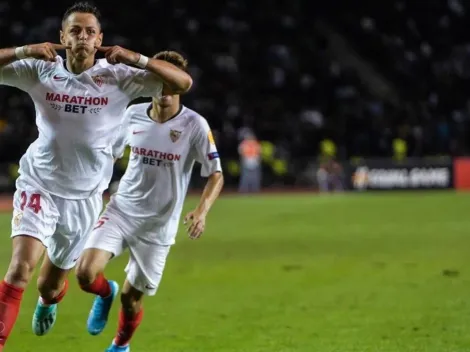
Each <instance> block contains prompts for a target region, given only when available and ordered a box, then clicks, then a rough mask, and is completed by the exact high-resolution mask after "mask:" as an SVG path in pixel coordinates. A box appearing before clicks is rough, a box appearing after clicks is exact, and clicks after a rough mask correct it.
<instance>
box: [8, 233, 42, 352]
mask: <svg viewBox="0 0 470 352" xmlns="http://www.w3.org/2000/svg"><path fill="white" fill-rule="evenodd" d="M43 253H44V245H43V244H42V242H41V241H40V240H38V239H36V238H34V237H30V236H21V235H18V236H15V237H13V253H12V257H11V260H10V265H9V267H8V270H7V273H6V275H5V278H4V280H3V281H1V282H0V351H2V350H3V346H4V345H5V343H6V341H7V339H8V337H9V335H10V333H11V331H12V329H13V326H14V325H15V322H16V319H17V318H18V313H19V311H20V305H21V301H22V299H23V292H24V290H25V289H26V287H27V286H28V284H29V282H30V281H31V278H32V276H33V273H34V269H35V267H36V265H37V264H38V262H39V260H40V259H41V256H42V254H43Z"/></svg>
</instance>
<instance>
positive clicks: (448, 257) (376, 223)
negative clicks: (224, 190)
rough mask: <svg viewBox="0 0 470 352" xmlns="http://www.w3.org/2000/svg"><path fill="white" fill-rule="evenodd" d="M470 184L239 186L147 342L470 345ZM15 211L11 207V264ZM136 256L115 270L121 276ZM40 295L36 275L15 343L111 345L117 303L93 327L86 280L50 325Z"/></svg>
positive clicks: (177, 275)
mask: <svg viewBox="0 0 470 352" xmlns="http://www.w3.org/2000/svg"><path fill="white" fill-rule="evenodd" d="M469 197H470V195H466V194H454V193H398V194H392V193H379V194H367V195H338V196H315V195H302V196H265V197H252V198H240V197H225V198H223V199H221V200H220V201H219V203H218V204H217V205H216V208H215V209H214V210H213V212H212V213H211V215H210V217H209V219H208V226H207V231H206V233H205V234H204V238H203V239H201V240H200V241H191V240H189V239H187V237H186V236H185V235H184V233H182V232H181V231H180V235H179V238H178V243H177V245H175V246H174V248H173V250H172V252H171V253H170V257H169V260H168V264H167V268H166V271H165V275H164V278H163V280H162V283H161V287H160V291H159V292H158V294H157V296H155V297H153V298H151V299H148V300H147V303H146V316H145V318H144V322H143V324H142V326H141V328H140V330H139V331H138V333H137V335H136V336H135V340H134V341H133V343H132V348H133V352H138V351H142V352H153V351H156V352H182V351H185V352H186V351H187V352H245V351H246V352H294V351H296V352H297V351H299V352H300V351H301V352H315V351H318V352H355V351H357V352H367V351H370V352H381V351H389V352H412V351H413V352H419V351H423V352H446V351H449V352H460V351H462V352H463V351H469V350H470V334H469V331H470V305H469V302H470V234H469V230H470V217H469V209H470V199H469ZM193 204H194V199H192V200H191V201H189V202H188V206H190V205H193ZM9 221H10V216H9V215H1V216H0V228H1V229H2V230H3V232H4V236H3V237H2V240H1V241H0V268H1V270H2V271H4V270H5V269H6V267H7V264H8V260H9V255H10V243H9V238H8V232H9ZM125 261H126V258H124V257H123V258H121V259H119V260H117V261H116V262H114V263H112V265H110V267H109V270H108V271H107V274H108V276H109V277H110V278H116V279H118V280H120V281H121V280H122V279H123V277H124V275H123V268H124V265H125ZM35 301H36V293H35V289H34V287H33V286H31V288H30V289H29V290H28V292H27V295H26V298H25V301H24V304H23V307H22V311H21V315H20V318H19V321H18V324H17V326H16V328H15V330H14V333H13V335H12V337H11V339H10V341H9V343H8V345H7V347H6V352H9V351H12V352H15V351H18V352H29V351H31V352H46V351H48V352H49V351H53V352H56V351H57V352H59V351H77V352H82V351H87V352H92V351H100V352H101V351H104V349H105V348H106V347H107V345H108V343H109V342H110V341H111V339H112V337H113V334H114V330H115V326H116V315H117V314H116V313H117V307H114V309H113V314H112V316H111V321H110V324H109V326H108V328H107V329H106V330H105V332H104V333H103V334H102V335H101V336H99V337H91V336H88V335H87V332H86V326H85V321H86V317H87V314H88V311H89V308H90V305H91V302H92V297H90V296H88V295H86V294H84V293H81V292H79V291H78V289H77V286H76V284H75V283H73V285H72V288H71V291H70V293H69V295H68V296H67V297H66V299H65V300H64V301H63V303H62V304H61V305H60V307H59V317H58V319H59V320H58V322H57V325H56V326H55V327H54V330H53V331H52V332H51V333H50V335H47V336H45V337H41V338H38V337H35V336H34V335H33V334H32V332H31V327H30V325H31V322H30V321H31V315H32V311H33V308H34V305H35Z"/></svg>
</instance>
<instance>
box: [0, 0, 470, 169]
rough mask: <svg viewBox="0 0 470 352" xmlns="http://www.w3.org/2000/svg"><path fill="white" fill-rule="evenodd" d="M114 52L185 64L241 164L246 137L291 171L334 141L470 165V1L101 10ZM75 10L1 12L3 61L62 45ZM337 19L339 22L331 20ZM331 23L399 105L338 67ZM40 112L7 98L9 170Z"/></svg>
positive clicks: (2, 96) (103, 5)
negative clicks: (397, 143)
mask: <svg viewBox="0 0 470 352" xmlns="http://www.w3.org/2000/svg"><path fill="white" fill-rule="evenodd" d="M97 4H98V5H99V7H100V9H101V12H102V14H103V17H104V20H103V31H104V33H105V36H104V38H105V44H106V45H114V44H115V45H122V46H124V47H126V48H129V49H132V50H135V51H139V52H142V53H145V54H147V55H152V54H153V53H156V52H157V51H160V50H166V49H172V50H177V51H180V52H182V53H183V54H184V55H185V56H187V57H188V59H189V62H190V73H191V74H192V76H193V77H194V82H195V84H194V87H193V89H192V92H191V93H190V94H189V95H187V96H185V97H184V99H183V102H184V104H186V105H187V106H189V107H191V108H193V109H195V110H196V111H198V112H200V113H201V114H202V115H203V116H205V117H206V118H207V119H208V120H209V122H210V124H211V125H212V126H213V129H214V132H215V133H214V134H215V137H216V139H217V142H218V145H219V149H220V152H221V155H223V156H226V157H237V146H238V143H239V142H240V140H241V138H242V135H243V131H247V130H249V131H250V132H254V133H255V134H256V136H257V138H258V139H259V140H269V141H270V142H272V143H273V144H274V145H275V146H276V148H277V153H278V154H281V155H283V156H284V157H286V158H289V157H291V158H303V157H308V158H310V157H312V158H314V157H315V156H316V155H318V153H319V145H320V141H321V140H324V139H325V138H328V139H331V140H332V141H333V142H334V143H335V144H336V146H337V154H338V158H340V159H342V158H350V157H352V156H364V157H381V156H389V155H391V154H392V143H393V140H394V139H395V138H397V137H399V138H402V139H404V140H406V141H407V142H408V154H409V156H422V155H436V154H449V155H461V154H466V153H468V152H469V146H470V145H469V142H468V141H469V140H470V138H469V137H470V135H469V131H470V129H469V127H470V100H469V97H470V95H469V94H468V93H469V92H468V90H469V89H468V88H469V87H468V85H469V78H470V40H469V39H470V32H469V31H466V30H465V29H466V26H467V23H469V18H468V17H469V16H468V14H469V11H470V4H469V3H466V2H464V1H463V0H426V1H404V0H402V1H392V0H383V1H379V2H372V1H366V0H360V1H355V2H350V1H346V0H343V1H333V2H330V3H317V2H308V1H299V0H290V1H284V0H281V1H270V0H257V1H248V0H220V1H216V2H197V1H187V0H173V1H159V0H147V1H146V2H145V3H144V2H142V3H141V4H140V3H139V6H136V5H135V4H134V3H133V2H127V3H125V2H124V3H120V4H119V5H116V3H115V2H104V1H103V2H97ZM69 5H71V2H70V1H63V2H60V3H57V4H54V5H53V6H51V3H50V2H47V1H43V0H34V1H33V0H18V1H3V0H2V1H0V32H1V33H2V35H1V36H0V47H8V46H17V45H23V44H27V43H37V42H43V41H51V42H54V41H58V38H59V33H58V31H59V29H60V26H61V15H62V12H63V11H64V10H65V9H66V7H67V6H69ZM330 7H331V8H330ZM316 17H318V18H320V17H321V18H322V19H324V20H326V21H328V22H330V23H331V25H333V26H334V27H335V28H337V29H338V31H339V32H340V33H343V34H344V35H345V36H346V37H347V38H348V40H349V41H350V42H351V43H352V45H353V47H354V48H355V50H357V52H358V53H359V54H360V55H362V56H363V57H364V58H365V59H367V60H368V61H369V62H370V63H371V64H373V65H374V67H375V68H376V70H377V71H378V72H380V73H381V74H382V75H383V76H384V77H386V78H387V79H389V80H390V82H391V83H392V84H393V85H395V87H397V88H398V90H399V92H400V102H399V104H395V105H393V104H391V103H388V102H386V101H383V100H381V99H378V98H377V97H375V96H374V94H373V92H370V91H369V90H367V89H365V86H364V84H363V82H361V79H360V78H359V75H358V74H357V72H355V71H354V70H351V69H345V68H344V67H342V66H341V65H340V64H339V63H338V62H336V61H335V60H332V59H331V57H329V56H327V55H326V49H327V48H328V45H329V42H328V40H327V38H326V37H324V36H321V35H319V34H318V33H317V32H316V31H315V29H314V26H313V22H314V20H315V18H316ZM34 120H35V117H34V106H33V105H32V102H31V100H30V98H29V97H28V96H27V95H26V94H24V93H22V92H20V91H18V90H16V89H13V88H0V163H2V162H14V161H17V160H18V159H19V157H20V156H21V155H22V154H23V152H24V151H25V149H26V148H27V146H28V145H29V144H30V143H31V142H32V141H33V140H34V138H35V137H36V133H37V131H36V127H35V124H34Z"/></svg>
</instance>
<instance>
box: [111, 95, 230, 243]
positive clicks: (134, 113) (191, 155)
mask: <svg viewBox="0 0 470 352" xmlns="http://www.w3.org/2000/svg"><path fill="white" fill-rule="evenodd" d="M151 106H152V105H151V104H149V103H146V104H137V105H133V106H130V107H129V108H128V109H127V110H126V114H125V119H126V120H127V121H128V128H127V134H126V137H125V138H123V139H120V140H119V142H118V143H117V144H118V145H117V146H116V150H119V153H121V152H122V151H123V150H124V148H123V146H124V145H126V144H127V145H129V146H130V148H131V152H130V157H129V164H128V166H127V169H126V172H125V174H124V176H123V177H122V179H121V181H120V183H119V187H118V190H117V192H116V193H115V194H114V195H113V196H112V198H111V202H110V206H112V207H116V208H118V209H119V210H121V211H122V212H124V213H125V214H126V215H129V216H130V217H136V218H147V219H148V224H149V226H150V228H152V229H154V228H158V229H159V230H158V231H157V232H155V231H149V232H148V233H146V231H145V229H143V231H142V234H141V235H143V236H145V237H146V240H147V241H152V242H155V243H159V244H166V245H169V244H172V243H174V238H175V236H176V232H177V230H178V224H179V220H180V216H181V211H182V207H183V203H184V199H185V196H186V192H187V190H188V185H189V182H190V179H191V174H192V169H193V165H194V162H195V161H197V162H199V163H200V164H201V166H202V167H201V176H203V177H208V176H210V175H211V174H213V173H215V172H221V171H222V167H221V163H220V158H219V154H218V152H217V148H216V145H215V142H214V139H213V137H212V132H211V130H210V128H209V124H208V123H207V121H206V119H204V118H203V117H202V116H201V115H199V114H198V113H196V112H195V111H193V110H191V109H188V108H187V107H184V106H181V109H180V111H179V112H178V113H177V115H176V116H175V117H173V118H172V119H170V120H168V121H166V122H164V123H158V122H155V121H154V120H152V119H151V118H150V116H149V111H150V109H151ZM149 237H150V238H149ZM152 237H153V238H152Z"/></svg>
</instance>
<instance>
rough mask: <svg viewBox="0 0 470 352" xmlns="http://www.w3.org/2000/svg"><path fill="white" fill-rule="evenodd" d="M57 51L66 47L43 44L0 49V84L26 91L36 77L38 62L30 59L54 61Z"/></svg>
mask: <svg viewBox="0 0 470 352" xmlns="http://www.w3.org/2000/svg"><path fill="white" fill-rule="evenodd" d="M59 49H66V47H65V46H63V45H59V44H51V43H43V44H33V45H25V46H21V47H17V48H7V49H0V84H5V85H9V86H13V87H17V88H20V89H22V90H24V91H28V90H29V89H30V88H31V87H32V83H33V82H34V81H35V80H36V79H37V77H38V67H39V66H38V64H37V63H38V61H37V60H32V59H38V60H43V61H55V60H56V56H57V52H56V50H59ZM23 59H30V60H23Z"/></svg>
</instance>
